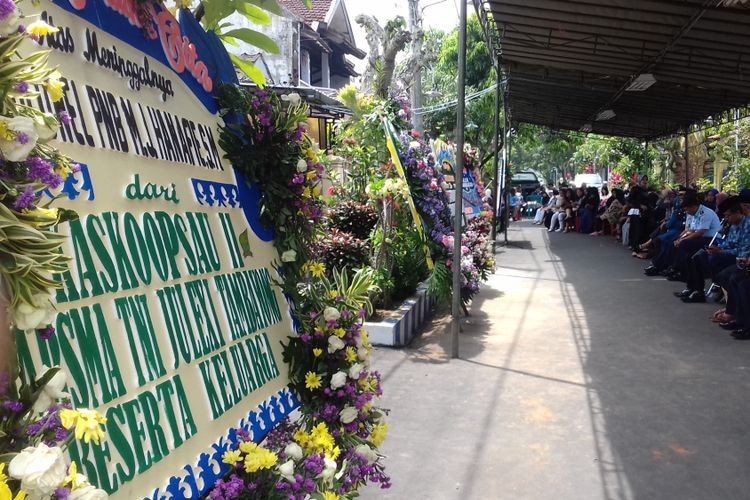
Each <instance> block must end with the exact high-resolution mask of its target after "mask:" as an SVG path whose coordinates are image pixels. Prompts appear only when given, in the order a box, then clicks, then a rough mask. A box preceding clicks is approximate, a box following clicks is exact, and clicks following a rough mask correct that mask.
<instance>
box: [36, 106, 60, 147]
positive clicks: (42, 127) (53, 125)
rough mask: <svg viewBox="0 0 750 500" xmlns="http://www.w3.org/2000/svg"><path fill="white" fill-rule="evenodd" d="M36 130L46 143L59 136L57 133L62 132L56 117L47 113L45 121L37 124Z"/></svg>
mask: <svg viewBox="0 0 750 500" xmlns="http://www.w3.org/2000/svg"><path fill="white" fill-rule="evenodd" d="M35 130H36V133H37V135H38V136H39V138H40V139H41V140H43V141H46V140H48V139H52V138H54V137H55V136H56V135H57V132H58V131H59V130H60V124H59V123H58V121H57V120H56V119H55V117H54V115H52V114H50V113H45V114H44V119H43V120H41V121H37V122H36V128H35Z"/></svg>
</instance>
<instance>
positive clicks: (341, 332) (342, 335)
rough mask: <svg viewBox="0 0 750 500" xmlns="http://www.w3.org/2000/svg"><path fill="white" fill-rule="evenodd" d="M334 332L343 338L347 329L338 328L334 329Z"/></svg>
mask: <svg viewBox="0 0 750 500" xmlns="http://www.w3.org/2000/svg"><path fill="white" fill-rule="evenodd" d="M333 334H334V335H336V336H337V337H338V338H340V339H343V338H344V335H346V330H344V329H343V328H336V329H335V330H334V331H333Z"/></svg>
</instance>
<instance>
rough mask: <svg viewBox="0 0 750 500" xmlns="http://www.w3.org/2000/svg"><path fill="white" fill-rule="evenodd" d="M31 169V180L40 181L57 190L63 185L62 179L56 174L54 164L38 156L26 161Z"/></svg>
mask: <svg viewBox="0 0 750 500" xmlns="http://www.w3.org/2000/svg"><path fill="white" fill-rule="evenodd" d="M26 164H27V165H28V167H29V174H28V175H29V178H30V179H31V180H35V181H39V182H42V183H44V184H46V185H47V186H49V187H50V188H52V189H57V188H58V187H59V186H60V184H62V181H63V179H62V177H61V176H60V175H58V174H56V173H55V171H54V169H53V167H52V164H51V163H50V162H48V161H47V160H45V159H44V158H40V157H38V156H32V157H31V158H29V159H28V160H26Z"/></svg>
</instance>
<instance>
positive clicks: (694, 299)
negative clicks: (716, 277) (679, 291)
mask: <svg viewBox="0 0 750 500" xmlns="http://www.w3.org/2000/svg"><path fill="white" fill-rule="evenodd" d="M682 301H683V302H685V303H686V304H694V303H698V302H705V301H706V295H705V294H704V293H703V292H693V293H691V294H690V295H688V296H687V297H682Z"/></svg>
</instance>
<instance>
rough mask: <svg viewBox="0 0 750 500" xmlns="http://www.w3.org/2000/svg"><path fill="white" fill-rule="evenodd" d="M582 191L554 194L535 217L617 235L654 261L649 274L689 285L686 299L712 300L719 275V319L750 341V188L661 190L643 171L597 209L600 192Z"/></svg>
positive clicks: (682, 293)
mask: <svg viewBox="0 0 750 500" xmlns="http://www.w3.org/2000/svg"><path fill="white" fill-rule="evenodd" d="M589 193H590V194H589ZM580 194H581V193H580V191H579V192H578V193H575V192H571V190H569V189H567V190H566V189H561V190H560V191H557V190H554V191H552V195H551V196H550V197H549V200H547V202H546V203H545V206H543V207H540V208H539V209H538V210H537V213H536V217H535V220H534V222H535V223H536V224H544V225H545V226H547V227H548V230H549V231H553V230H554V231H560V229H556V227H557V226H559V227H560V228H563V229H562V230H563V231H570V230H572V227H573V225H578V226H579V229H578V230H579V231H580V232H589V230H590V234H592V235H602V234H611V235H612V236H614V237H616V238H618V239H619V240H620V241H622V242H623V243H624V244H626V245H627V246H629V247H630V248H631V249H632V251H633V253H632V255H633V256H634V257H637V258H641V259H651V265H649V266H648V267H647V268H646V269H645V270H644V272H645V274H646V275H647V276H666V277H667V279H668V280H670V281H683V282H685V283H686V286H685V288H684V290H682V291H679V292H675V294H674V295H675V296H676V297H678V298H679V299H681V300H682V301H683V302H685V303H694V302H705V301H706V292H705V284H706V283H705V282H706V280H707V279H710V280H712V285H711V289H714V288H716V289H717V290H718V291H719V294H720V296H721V300H722V301H724V302H725V303H726V307H722V308H720V309H719V310H718V311H716V312H715V313H714V314H713V316H712V318H711V319H712V321H714V322H716V323H718V324H719V326H720V327H721V328H723V329H726V330H729V331H731V332H732V335H733V336H734V337H735V338H737V339H743V340H745V339H750V189H743V190H742V191H740V193H739V194H738V195H735V196H730V195H729V194H728V193H719V192H718V190H715V189H711V190H709V191H707V192H705V193H702V194H699V193H698V192H697V191H696V190H694V189H688V188H684V187H680V188H678V189H677V190H672V189H665V190H662V191H661V192H660V193H656V192H655V191H652V190H649V188H648V178H647V177H645V176H641V177H639V178H638V180H637V182H636V183H635V184H633V185H631V186H630V187H629V189H628V191H627V193H625V192H623V191H622V190H620V189H613V190H612V193H611V195H610V194H609V193H608V191H607V190H606V186H605V187H603V188H602V196H601V197H600V204H599V206H598V208H597V209H596V211H595V209H594V207H595V206H596V205H595V204H593V203H592V202H591V200H592V198H593V197H594V194H595V193H594V192H593V191H591V190H588V191H586V195H588V196H586V195H584V196H583V197H581V196H580ZM571 200H576V201H577V202H576V201H571ZM592 218H593V223H591V224H589V223H588V222H587V221H589V220H592ZM555 219H557V222H555ZM571 221H575V222H574V223H572V224H573V225H571Z"/></svg>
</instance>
